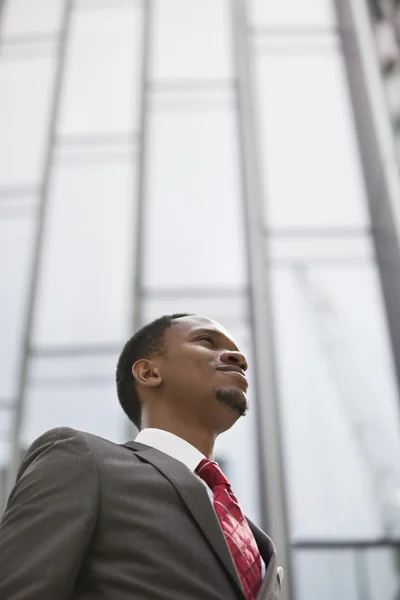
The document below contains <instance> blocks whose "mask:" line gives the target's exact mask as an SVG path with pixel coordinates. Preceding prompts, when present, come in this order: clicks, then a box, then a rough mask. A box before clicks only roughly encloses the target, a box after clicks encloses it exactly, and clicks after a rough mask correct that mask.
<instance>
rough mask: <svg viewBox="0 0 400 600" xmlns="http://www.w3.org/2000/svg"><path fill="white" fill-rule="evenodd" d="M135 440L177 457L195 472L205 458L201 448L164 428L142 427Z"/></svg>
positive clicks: (176, 458)
mask: <svg viewBox="0 0 400 600" xmlns="http://www.w3.org/2000/svg"><path fill="white" fill-rule="evenodd" d="M135 441H136V442H140V443H141V444H145V445H146V446H151V447H152V448H155V449H156V450H159V451H160V452H164V454H168V455H169V456H171V457H172V458H175V460H179V461H180V462H182V463H183V464H185V465H186V466H187V467H188V469H190V470H191V471H193V472H194V471H195V469H196V467H197V466H198V465H199V463H200V462H201V461H202V460H203V458H205V456H204V455H203V454H202V453H201V452H200V450H197V448H195V447H194V446H192V444H189V442H187V441H186V440H183V439H182V438H180V437H178V436H177V435H175V434H173V433H170V432H169V431H164V430H163V429H155V428H153V427H149V428H148V429H142V431H139V433H138V435H137V437H136V439H135Z"/></svg>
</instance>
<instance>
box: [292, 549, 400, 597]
mask: <svg viewBox="0 0 400 600" xmlns="http://www.w3.org/2000/svg"><path fill="white" fill-rule="evenodd" d="M355 560H356V558H355V553H354V551H353V550H347V549H339V550H295V551H294V552H293V572H294V573H293V574H294V584H295V590H296V600H321V599H322V598H323V600H338V598H340V599H341V600H367V598H368V599H369V596H365V595H363V594H362V592H363V591H364V590H365V582H364V581H361V582H360V580H359V576H358V572H357V564H356V562H355ZM380 600H392V599H389V598H384V597H383V596H381V598H380Z"/></svg>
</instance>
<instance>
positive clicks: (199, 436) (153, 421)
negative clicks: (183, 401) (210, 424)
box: [142, 415, 216, 460]
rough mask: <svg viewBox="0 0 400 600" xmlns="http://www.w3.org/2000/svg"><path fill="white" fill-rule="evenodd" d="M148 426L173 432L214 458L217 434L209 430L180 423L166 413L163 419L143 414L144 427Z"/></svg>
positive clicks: (208, 456) (210, 457) (205, 454)
mask: <svg viewBox="0 0 400 600" xmlns="http://www.w3.org/2000/svg"><path fill="white" fill-rule="evenodd" d="M148 427H152V428H155V429H162V430H163V431H168V432H169V433H173V434H174V435H176V436H177V437H180V438H181V439H183V440H185V441H186V442H189V444H192V446H194V447H195V448H197V450H199V451H200V452H201V453H202V454H204V456H206V457H207V458H209V459H210V460H214V444H215V439H216V435H215V434H210V432H209V431H206V430H205V429H202V428H200V427H198V426H194V425H191V424H187V423H180V422H179V421H176V420H175V419H174V420H170V419H168V418H165V415H164V416H163V418H162V419H158V418H157V417H156V416H154V415H152V416H149V415H147V416H146V417H145V416H144V415H143V417H142V428H143V429H146V428H148Z"/></svg>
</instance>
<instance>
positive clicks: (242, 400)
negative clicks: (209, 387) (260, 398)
mask: <svg viewBox="0 0 400 600" xmlns="http://www.w3.org/2000/svg"><path fill="white" fill-rule="evenodd" d="M215 397H216V399H217V400H218V402H221V403H222V404H225V405H226V406H229V407H230V408H232V410H234V411H235V412H237V413H238V415H239V416H240V417H244V415H245V414H246V412H247V409H248V408H249V405H248V402H247V397H246V394H245V393H244V392H243V391H242V390H240V389H239V388H217V389H216V390H215Z"/></svg>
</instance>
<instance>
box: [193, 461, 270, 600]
mask: <svg viewBox="0 0 400 600" xmlns="http://www.w3.org/2000/svg"><path fill="white" fill-rule="evenodd" d="M196 473H197V474H198V475H199V477H201V478H202V479H203V481H205V482H206V484H207V485H208V486H209V487H210V488H211V489H212V491H213V492H214V509H215V512H216V513H217V517H218V519H219V522H220V524H221V527H222V531H223V533H224V536H225V539H226V541H227V544H228V547H229V550H230V552H231V555H232V558H233V560H234V563H235V565H236V570H237V572H238V575H239V577H240V581H241V582H242V586H243V589H244V592H245V594H246V596H247V598H248V600H255V599H256V598H257V594H258V592H259V590H260V586H261V581H262V575H261V557H260V552H259V550H258V547H257V543H256V540H255V539H254V536H253V533H252V531H251V529H250V527H249V525H248V523H247V521H246V518H245V516H244V514H243V513H242V511H241V508H240V506H239V503H238V501H237V499H236V497H235V495H234V493H233V492H232V489H231V486H230V483H229V481H228V480H227V478H226V477H225V475H224V474H223V472H222V471H221V469H220V468H219V466H218V465H217V463H215V462H212V461H211V460H208V459H207V458H203V460H202V461H201V463H200V464H199V466H198V467H197V469H196Z"/></svg>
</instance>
